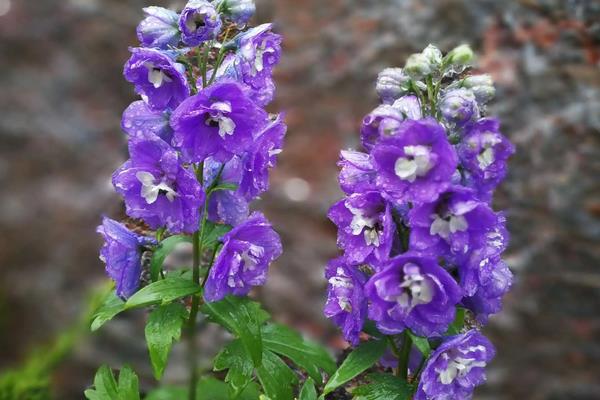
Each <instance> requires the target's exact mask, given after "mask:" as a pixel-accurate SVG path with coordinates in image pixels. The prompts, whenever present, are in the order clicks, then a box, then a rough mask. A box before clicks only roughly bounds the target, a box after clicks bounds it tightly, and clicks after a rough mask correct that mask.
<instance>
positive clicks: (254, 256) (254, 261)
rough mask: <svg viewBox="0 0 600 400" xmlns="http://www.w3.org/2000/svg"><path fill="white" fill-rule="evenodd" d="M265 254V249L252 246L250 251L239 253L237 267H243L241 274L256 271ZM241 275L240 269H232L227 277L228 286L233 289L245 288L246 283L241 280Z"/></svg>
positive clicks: (236, 258)
mask: <svg viewBox="0 0 600 400" xmlns="http://www.w3.org/2000/svg"><path fill="white" fill-rule="evenodd" d="M264 253H265V248H264V247H262V246H257V245H254V244H251V245H250V248H249V249H247V250H244V251H242V252H241V253H237V254H236V255H235V260H236V261H237V265H238V266H240V267H241V272H248V271H254V270H255V269H256V266H257V265H258V263H259V261H260V257H262V256H263V255H264ZM239 273H240V270H239V268H232V269H230V271H229V275H228V276H227V286H229V287H231V288H235V287H244V281H243V279H241V278H240V276H239Z"/></svg>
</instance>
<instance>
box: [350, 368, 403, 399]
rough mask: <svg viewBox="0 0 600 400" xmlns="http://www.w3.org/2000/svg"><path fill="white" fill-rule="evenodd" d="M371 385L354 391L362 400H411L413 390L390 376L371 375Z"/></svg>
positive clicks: (356, 396)
mask: <svg viewBox="0 0 600 400" xmlns="http://www.w3.org/2000/svg"><path fill="white" fill-rule="evenodd" d="M368 380H369V383H367V384H366V385H362V386H359V387H357V388H356V389H354V390H353V391H352V395H353V396H355V397H354V398H355V399H357V400H358V399H360V400H409V399H410V396H411V388H410V386H408V384H407V383H406V382H405V381H403V380H402V379H399V378H398V377H395V376H393V375H390V374H370V375H369V376H368Z"/></svg>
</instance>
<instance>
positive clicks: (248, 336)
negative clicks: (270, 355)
mask: <svg viewBox="0 0 600 400" xmlns="http://www.w3.org/2000/svg"><path fill="white" fill-rule="evenodd" d="M202 312H203V313H205V314H206V315H208V317H209V318H210V319H211V320H212V321H213V322H216V323H218V324H219V325H221V326H223V327H224V328H225V329H227V330H228V331H229V332H231V333H233V334H234V335H235V336H236V337H237V338H239V339H240V341H241V342H242V344H243V346H244V348H245V350H246V351H247V352H248V354H250V357H251V358H252V361H253V363H254V366H256V367H258V366H260V364H261V359H262V353H263V345H262V337H261V331H260V327H261V325H262V324H263V323H264V322H265V321H266V320H267V319H268V318H269V314H268V313H267V312H266V311H264V310H263V309H262V308H260V304H258V303H255V302H253V301H250V300H249V299H248V298H246V297H235V296H227V297H225V298H224V299H223V300H220V301H217V302H214V303H206V304H204V306H202Z"/></svg>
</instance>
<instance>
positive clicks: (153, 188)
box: [135, 171, 177, 204]
mask: <svg viewBox="0 0 600 400" xmlns="http://www.w3.org/2000/svg"><path fill="white" fill-rule="evenodd" d="M135 177H136V178H137V179H138V181H140V182H141V184H142V189H141V196H142V197H143V198H144V199H145V200H146V203H148V204H153V203H154V202H155V201H156V199H157V198H158V195H159V194H164V195H165V196H166V197H167V200H169V201H170V202H172V201H173V200H175V197H176V196H177V192H175V191H174V190H173V189H172V188H171V187H170V186H169V185H168V184H167V183H166V182H164V181H161V182H159V183H158V184H156V183H155V181H156V178H154V175H152V174H151V173H150V172H145V171H139V172H137V173H136V174H135Z"/></svg>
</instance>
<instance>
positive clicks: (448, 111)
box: [440, 89, 478, 125]
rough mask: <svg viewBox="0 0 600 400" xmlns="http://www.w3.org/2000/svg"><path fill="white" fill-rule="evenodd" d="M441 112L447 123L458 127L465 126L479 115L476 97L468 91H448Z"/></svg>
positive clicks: (441, 105) (443, 99)
mask: <svg viewBox="0 0 600 400" xmlns="http://www.w3.org/2000/svg"><path fill="white" fill-rule="evenodd" d="M440 110H441V112H442V116H443V117H444V119H445V120H446V121H448V122H452V123H455V124H457V125H463V124H464V123H466V122H467V121H469V120H471V119H472V118H473V117H474V116H475V115H476V114H477V113H478V107H477V101H476V100H475V95H474V94H473V92H471V91H470V90H468V89H453V90H450V91H448V92H447V93H446V94H445V95H444V97H443V98H442V102H441V104H440Z"/></svg>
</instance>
